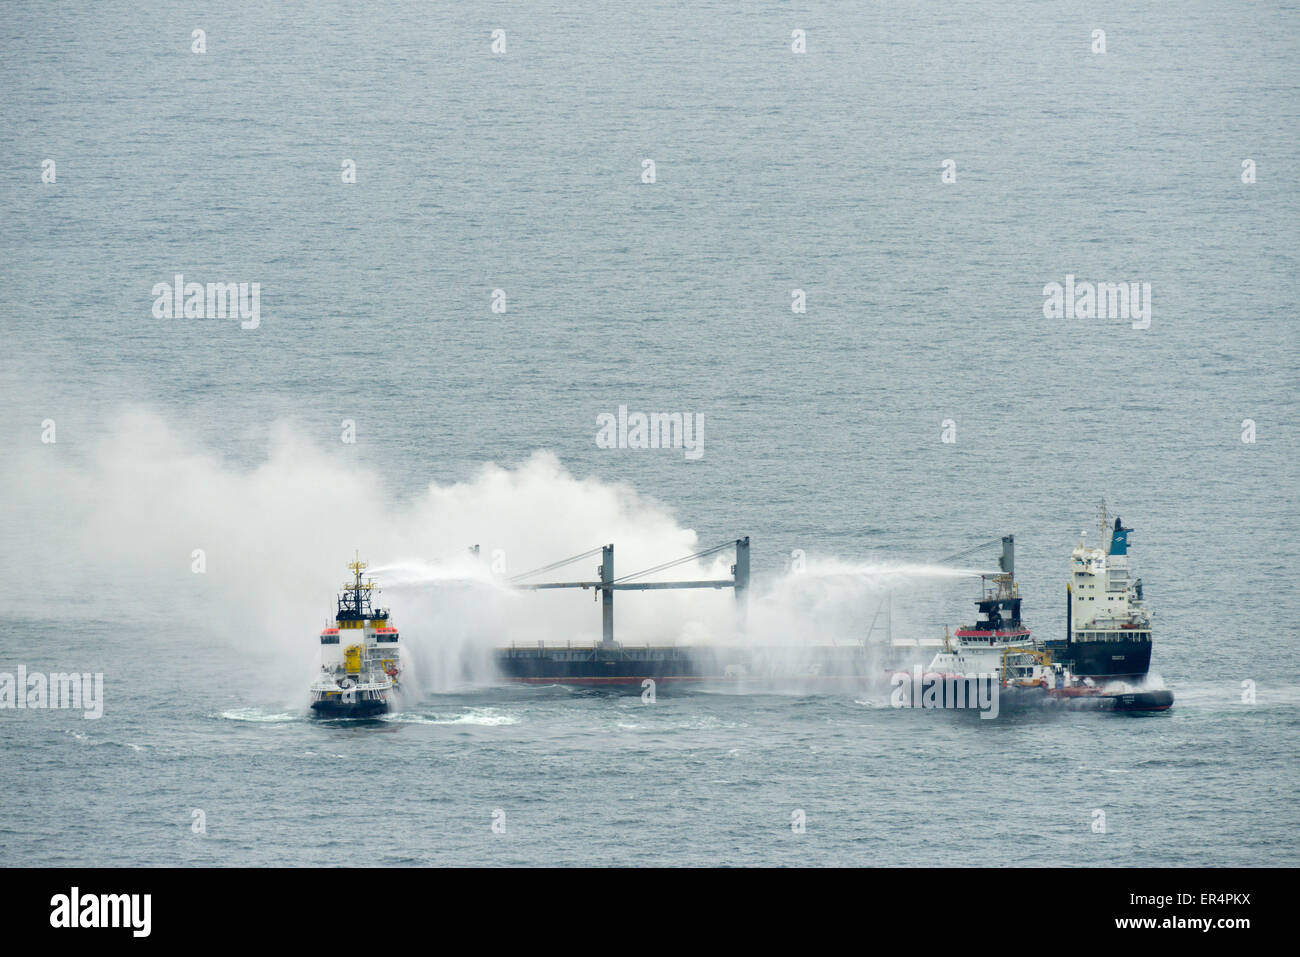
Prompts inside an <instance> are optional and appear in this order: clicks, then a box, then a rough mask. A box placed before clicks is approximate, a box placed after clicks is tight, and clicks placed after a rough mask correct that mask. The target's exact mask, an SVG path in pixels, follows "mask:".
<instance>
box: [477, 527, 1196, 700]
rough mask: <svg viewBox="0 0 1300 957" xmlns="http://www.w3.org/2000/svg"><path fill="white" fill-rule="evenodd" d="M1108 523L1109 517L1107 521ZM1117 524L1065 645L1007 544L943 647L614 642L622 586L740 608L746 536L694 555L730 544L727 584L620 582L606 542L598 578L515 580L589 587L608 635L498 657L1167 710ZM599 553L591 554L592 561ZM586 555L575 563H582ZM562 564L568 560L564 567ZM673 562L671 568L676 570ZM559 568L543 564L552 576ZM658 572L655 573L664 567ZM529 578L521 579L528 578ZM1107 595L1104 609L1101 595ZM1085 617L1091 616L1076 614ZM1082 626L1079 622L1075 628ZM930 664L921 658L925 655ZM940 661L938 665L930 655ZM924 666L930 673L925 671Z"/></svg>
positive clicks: (1079, 572) (548, 666)
mask: <svg viewBox="0 0 1300 957" xmlns="http://www.w3.org/2000/svg"><path fill="white" fill-rule="evenodd" d="M1103 521H1104V519H1103ZM1130 531H1131V529H1127V528H1125V527H1124V526H1123V525H1122V523H1120V522H1119V521H1118V520H1116V522H1115V525H1114V527H1113V528H1110V534H1109V535H1108V536H1106V537H1107V542H1106V547H1105V549H1097V550H1089V549H1087V548H1086V547H1085V546H1082V545H1081V546H1080V547H1079V548H1076V549H1075V552H1074V555H1073V556H1072V570H1071V574H1072V580H1071V582H1070V583H1069V585H1068V586H1067V588H1068V590H1069V594H1070V595H1071V596H1072V598H1073V600H1072V601H1071V602H1070V603H1069V605H1068V607H1067V624H1066V637H1065V639H1064V640H1056V641H1042V640H1037V639H1035V638H1034V637H1033V635H1032V634H1031V633H1030V631H1029V629H1028V628H1027V627H1026V626H1025V625H1024V623H1023V621H1022V619H1021V597H1020V592H1019V586H1018V584H1017V583H1016V580H1015V540H1014V537H1013V536H1010V535H1008V536H1004V537H1003V538H1002V540H1001V545H1002V555H1001V557H1000V559H999V570H998V572H997V573H996V574H993V575H985V576H982V579H983V581H984V588H983V589H982V595H981V597H980V598H979V599H978V600H977V602H976V604H977V607H978V609H979V620H978V621H977V623H976V624H974V625H971V626H968V627H964V628H959V629H957V631H956V633H955V635H948V634H946V633H945V636H944V638H943V639H942V640H927V639H921V640H920V641H911V642H896V643H893V644H891V645H886V646H885V647H880V646H877V645H873V644H871V643H869V642H868V641H867V640H866V639H865V638H864V639H863V640H862V641H860V642H852V643H845V644H839V645H826V644H822V645H816V644H802V645H800V644H794V645H788V646H786V645H783V646H770V647H762V646H759V647H755V646H750V645H746V644H736V645H728V644H721V643H719V644H714V645H704V646H700V645H645V646H635V647H632V646H626V645H624V644H623V643H621V642H618V641H616V640H615V638H614V616H613V603H614V594H615V592H616V591H618V590H621V589H632V588H640V589H649V588H695V587H712V588H725V587H731V588H733V589H734V590H735V594H736V598H737V600H738V601H739V602H741V603H742V608H743V602H744V599H745V596H746V594H747V592H748V589H749V539H748V538H744V539H738V540H736V541H735V542H734V543H725V544H724V545H723V546H718V547H716V548H714V549H709V550H706V551H705V552H701V553H697V555H694V556H688V558H687V559H681V560H679V561H686V560H689V559H690V558H697V557H700V556H702V555H706V554H708V553H709V552H712V551H717V550H719V549H720V548H723V547H729V546H731V545H734V547H735V549H736V563H735V564H734V565H733V566H732V569H731V571H732V575H733V578H732V579H731V580H726V579H722V580H715V581H692V582H636V581H630V580H629V579H634V578H636V577H638V575H639V574H640V573H638V575H631V576H625V577H624V578H616V577H615V575H614V568H613V557H614V547H613V546H612V545H606V546H604V547H603V548H601V549H599V551H600V552H601V553H602V562H601V565H600V566H598V567H597V569H596V571H597V574H598V575H599V576H600V577H599V579H598V580H590V581H583V582H557V583H544V584H531V585H529V584H517V587H522V588H573V587H580V588H584V589H587V588H590V589H594V590H596V591H597V592H598V594H599V597H600V599H601V602H602V622H603V636H602V639H601V640H600V641H598V642H576V643H575V642H566V643H565V644H564V645H563V646H557V645H554V644H546V643H544V642H538V643H537V645H536V646H535V647H534V646H519V645H511V646H510V647H507V648H498V649H496V650H495V652H494V654H493V658H494V662H495V665H496V668H497V670H498V672H499V674H500V676H501V677H502V678H504V679H505V680H507V681H510V682H517V683H523V684H562V685H585V686H597V687H599V686H619V685H628V686H632V685H644V684H645V683H646V682H649V681H653V682H655V683H656V684H659V683H665V684H695V685H700V684H722V685H732V686H734V685H738V684H745V685H749V686H758V687H767V686H773V687H776V686H779V687H783V688H784V687H789V686H792V685H793V686H797V687H805V688H818V687H823V688H824V687H827V686H828V684H836V683H838V684H848V685H856V686H863V685H870V684H873V683H878V682H882V681H885V680H888V679H889V678H891V677H892V676H893V675H895V674H897V673H898V672H899V669H902V668H914V669H915V670H916V671H917V672H918V673H928V674H938V675H956V674H968V673H971V674H973V673H982V674H991V675H995V676H996V680H997V682H998V683H999V686H1000V688H1001V689H1002V692H1003V693H1004V694H1007V695H1009V696H1010V697H1011V699H1012V702H1011V703H1012V704H1014V703H1015V702H1017V701H1026V702H1029V703H1039V702H1041V703H1049V702H1050V703H1060V704H1068V705H1071V706H1081V707H1095V708H1101V709H1114V710H1135V711H1146V710H1150V711H1161V710H1166V709H1168V708H1169V707H1170V706H1171V705H1172V703H1173V695H1172V694H1171V693H1170V692H1168V691H1165V690H1163V689H1161V690H1148V689H1136V688H1135V687H1134V685H1136V684H1139V683H1140V682H1141V680H1142V679H1143V678H1145V676H1146V674H1147V670H1148V667H1149V664H1150V657H1151V655H1150V651H1151V632H1150V622H1149V618H1148V616H1147V613H1146V611H1145V608H1144V606H1143V602H1142V583H1141V581H1140V580H1130V578H1129V565H1128V554H1127V541H1128V533H1129V532H1130ZM595 551H597V550H593V551H592V552H591V553H587V554H594V553H595ZM581 557H584V556H575V559H577V558H581ZM557 564H564V563H557ZM670 564H675V563H670ZM552 567H556V566H547V569H549V568H552ZM663 567H667V566H657V567H656V568H654V569H649V570H647V571H648V572H654V571H659V570H662V568H663ZM521 577H522V576H521ZM1101 583H1104V584H1105V592H1104V597H1105V598H1108V599H1109V601H1107V603H1106V605H1104V606H1100V607H1104V608H1105V609H1106V610H1105V612H1100V611H1094V609H1096V608H1098V607H1099V606H1098V604H1097V601H1096V598H1095V597H1094V593H1096V594H1102V592H1100V591H1099V590H1098V585H1099V584H1101ZM1080 609H1085V610H1080ZM1076 623H1077V624H1076ZM923 654H924V656H925V657H921V655H923ZM931 656H932V657H931ZM927 661H928V664H929V666H928V668H927V667H924V666H925V665H926V662H927Z"/></svg>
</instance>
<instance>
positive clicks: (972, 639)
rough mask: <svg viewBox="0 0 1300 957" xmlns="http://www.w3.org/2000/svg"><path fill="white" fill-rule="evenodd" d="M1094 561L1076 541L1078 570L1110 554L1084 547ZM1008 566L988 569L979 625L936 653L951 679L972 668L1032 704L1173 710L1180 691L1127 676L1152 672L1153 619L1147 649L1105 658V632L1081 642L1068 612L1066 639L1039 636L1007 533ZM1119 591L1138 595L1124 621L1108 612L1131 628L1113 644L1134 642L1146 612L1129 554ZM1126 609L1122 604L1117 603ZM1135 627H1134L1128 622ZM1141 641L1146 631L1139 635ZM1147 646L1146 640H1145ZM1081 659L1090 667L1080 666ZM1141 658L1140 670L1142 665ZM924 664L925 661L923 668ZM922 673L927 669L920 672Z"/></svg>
mask: <svg viewBox="0 0 1300 957" xmlns="http://www.w3.org/2000/svg"><path fill="white" fill-rule="evenodd" d="M1128 531H1129V529H1125V528H1123V526H1122V525H1121V524H1120V522H1119V520H1118V519H1117V520H1116V522H1115V536H1114V538H1113V539H1112V543H1111V547H1112V548H1119V549H1121V551H1120V552H1119V553H1118V554H1119V555H1121V556H1123V555H1124V554H1125V551H1124V549H1125V544H1126V541H1127V539H1126V535H1127V532H1128ZM1083 552H1084V555H1083V557H1084V558H1085V559H1086V560H1087V562H1086V564H1087V566H1088V568H1091V569H1093V570H1092V571H1087V570H1085V572H1081V571H1080V568H1079V566H1078V562H1079V556H1080V554H1081V550H1080V549H1075V552H1074V555H1075V557H1076V561H1075V574H1076V575H1080V574H1085V573H1086V574H1088V575H1094V574H1095V566H1096V562H1097V561H1098V560H1099V557H1100V560H1101V561H1102V562H1103V565H1102V567H1103V569H1104V567H1105V565H1104V556H1100V553H1098V554H1093V553H1091V552H1087V551H1086V549H1085V550H1083ZM998 566H999V568H1000V570H1001V571H1000V573H999V574H997V575H986V576H983V579H984V581H985V587H984V593H983V597H982V598H980V599H978V600H977V602H976V604H977V605H978V607H979V610H980V620H979V621H978V622H977V623H976V624H975V625H973V626H969V627H965V628H959V629H957V632H956V636H955V637H956V642H955V643H954V642H953V641H952V639H951V638H950V637H949V636H948V635H947V634H945V636H944V650H943V651H941V652H940V653H939V654H937V655H935V657H934V660H933V661H932V662H931V663H930V668H929V672H930V673H931V674H932V675H935V676H936V677H942V678H944V679H948V678H957V677H961V676H968V675H989V676H993V677H995V678H996V680H997V682H998V686H999V688H1000V692H1001V695H1002V698H1003V701H1004V702H1005V704H1007V705H1010V706H1012V707H1015V706H1024V705H1048V704H1051V705H1063V706H1068V707H1083V708H1093V709H1097V710H1113V711H1167V710H1169V708H1170V707H1172V705H1173V703H1174V696H1173V693H1172V692H1170V691H1167V690H1164V689H1154V690H1144V689H1134V688H1132V687H1129V686H1128V684H1127V682H1130V681H1133V680H1135V679H1141V678H1142V677H1144V676H1145V675H1146V672H1147V665H1148V663H1149V662H1150V659H1151V644H1150V642H1151V635H1150V628H1149V624H1148V626H1147V628H1146V632H1145V642H1146V644H1145V652H1146V654H1145V657H1142V656H1141V655H1139V654H1136V653H1134V652H1133V651H1132V649H1130V648H1129V647H1128V645H1126V644H1125V645H1123V648H1122V650H1120V651H1116V652H1115V656H1114V658H1113V659H1111V660H1113V662H1114V664H1113V665H1112V664H1111V660H1107V661H1104V662H1103V661H1102V660H1101V658H1100V657H1099V655H1098V653H1097V651H1096V648H1097V647H1098V645H1100V644H1101V643H1102V641H1103V639H1095V640H1094V639H1089V640H1088V641H1087V642H1074V641H1072V640H1071V638H1070V637H1069V636H1070V630H1069V629H1070V618H1069V615H1068V613H1067V626H1066V628H1067V638H1066V640H1065V641H1064V642H1061V641H1035V640H1034V638H1033V637H1032V635H1031V634H1030V632H1029V629H1028V628H1026V627H1025V626H1024V624H1023V622H1022V621H1021V619H1020V587H1019V585H1017V583H1016V580H1015V573H1014V572H1015V539H1014V538H1013V537H1012V536H1010V535H1008V536H1005V537H1004V538H1003V539H1002V557H1001V559H1000V560H999V562H998ZM1112 569H1113V574H1114V578H1111V579H1107V580H1108V581H1113V582H1115V587H1114V591H1116V592H1118V591H1119V590H1120V588H1121V587H1126V588H1128V589H1129V590H1130V592H1131V593H1132V594H1133V595H1135V596H1136V597H1135V598H1134V602H1133V603H1129V604H1128V606H1127V611H1125V612H1124V613H1123V614H1124V615H1125V616H1126V617H1125V618H1124V621H1123V622H1122V623H1121V622H1120V620H1119V619H1118V618H1115V617H1113V616H1111V617H1107V618H1105V619H1104V620H1105V621H1106V622H1111V621H1114V622H1116V630H1117V631H1118V632H1120V634H1121V635H1122V636H1123V637H1122V638H1115V639H1114V640H1113V641H1112V642H1111V644H1112V646H1114V645H1116V644H1119V643H1121V642H1128V641H1129V640H1130V639H1129V638H1128V637H1127V636H1128V635H1129V634H1130V633H1136V632H1135V631H1134V627H1135V622H1136V621H1137V620H1138V617H1141V620H1143V621H1148V619H1146V618H1145V612H1144V611H1143V610H1142V607H1141V582H1137V583H1133V584H1130V583H1128V579H1127V575H1128V564H1127V558H1126V557H1125V558H1124V560H1123V561H1122V562H1121V563H1120V564H1119V565H1118V566H1116V565H1112ZM1111 605H1112V609H1113V610H1114V611H1115V612H1116V613H1118V605H1116V603H1115V602H1114V601H1112V603H1111ZM1100 620H1101V619H1096V620H1090V623H1089V625H1088V628H1089V629H1095V630H1098V631H1100V630H1101V629H1100V627H1099V626H1098V621H1100ZM1130 625H1132V626H1134V627H1128V626H1130ZM1134 640H1135V641H1138V642H1140V641H1141V639H1134ZM1139 651H1140V648H1139ZM1080 665H1081V666H1082V668H1083V670H1082V671H1081V670H1080ZM1139 666H1140V670H1139ZM917 670H918V671H919V670H920V669H919V668H918V669H917ZM918 677H919V675H918Z"/></svg>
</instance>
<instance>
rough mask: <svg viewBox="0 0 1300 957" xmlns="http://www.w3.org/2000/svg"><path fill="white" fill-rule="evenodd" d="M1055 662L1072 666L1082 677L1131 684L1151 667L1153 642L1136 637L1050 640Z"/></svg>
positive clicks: (1049, 649)
mask: <svg viewBox="0 0 1300 957" xmlns="http://www.w3.org/2000/svg"><path fill="white" fill-rule="evenodd" d="M1046 646H1047V650H1048V651H1050V652H1051V653H1052V659H1053V660H1054V661H1061V662H1065V663H1067V664H1069V666H1070V670H1071V671H1072V672H1073V673H1074V674H1075V675H1077V676H1079V677H1080V678H1093V679H1102V680H1105V679H1112V680H1125V681H1131V680H1133V679H1135V678H1141V677H1144V676H1145V675H1146V673H1147V671H1148V670H1150V667H1151V642H1150V641H1138V640H1137V639H1133V638H1121V639H1119V640H1113V641H1077V640H1076V641H1071V642H1066V641H1049V642H1047V643H1046Z"/></svg>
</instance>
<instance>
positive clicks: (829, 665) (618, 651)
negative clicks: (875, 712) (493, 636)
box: [494, 645, 880, 685]
mask: <svg viewBox="0 0 1300 957" xmlns="http://www.w3.org/2000/svg"><path fill="white" fill-rule="evenodd" d="M494 658H495V661H496V666H497V669H498V671H499V672H500V674H501V676H502V677H503V678H505V679H506V680H507V681H516V682H521V683H525V684H575V685H640V684H641V683H642V682H644V681H646V680H647V679H648V680H651V681H654V682H655V683H656V684H659V683H674V682H676V683H696V684H699V683H704V682H720V683H730V684H734V683H737V682H759V683H762V682H776V681H782V682H785V681H795V682H807V683H817V682H826V681H850V682H861V681H865V680H867V678H868V677H869V676H873V675H879V673H880V669H879V667H876V666H873V662H872V661H871V660H870V658H869V656H868V655H867V652H866V651H865V650H864V649H863V648H862V647H861V646H860V645H854V646H844V647H834V646H822V647H806V648H753V649H741V648H735V649H732V648H719V647H707V648H692V647H677V646H667V645H666V646H659V647H653V646H652V647H648V648H647V647H642V648H626V647H619V648H612V649H600V648H592V647H590V646H588V647H585V648H544V649H543V648H501V649H498V650H497V651H496V652H495V653H494Z"/></svg>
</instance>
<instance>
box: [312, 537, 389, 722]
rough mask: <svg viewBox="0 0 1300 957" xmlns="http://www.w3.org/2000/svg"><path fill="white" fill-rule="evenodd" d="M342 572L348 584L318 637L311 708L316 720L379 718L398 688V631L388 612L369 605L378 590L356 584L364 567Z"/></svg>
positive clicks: (358, 562) (357, 564)
mask: <svg viewBox="0 0 1300 957" xmlns="http://www.w3.org/2000/svg"><path fill="white" fill-rule="evenodd" d="M348 568H349V569H350V570H351V571H352V576H353V577H352V581H350V582H348V583H347V584H345V585H344V586H343V591H342V594H340V595H339V597H338V603H337V609H336V611H335V616H334V622H333V624H332V625H327V626H326V628H325V629H324V630H323V631H322V632H321V633H320V648H321V670H320V674H318V675H317V676H316V680H315V681H313V682H312V685H311V709H312V711H313V712H314V713H315V714H316V715H317V716H318V717H325V718H369V717H373V716H375V715H378V714H384V713H385V712H387V711H389V710H391V708H392V700H393V695H394V693H395V692H396V690H397V689H398V678H399V676H400V674H401V668H400V663H401V656H400V653H399V643H398V639H399V635H398V631H397V629H396V628H394V627H393V626H392V624H391V622H390V620H389V617H388V612H387V611H386V610H385V609H382V608H376V607H373V606H372V604H371V594H372V592H376V591H378V589H376V588H375V583H374V582H373V581H365V582H363V581H362V580H361V573H362V572H363V571H365V569H366V563H365V562H363V561H361V560H360V558H358V559H357V560H355V561H352V562H350V563H349V564H348Z"/></svg>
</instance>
